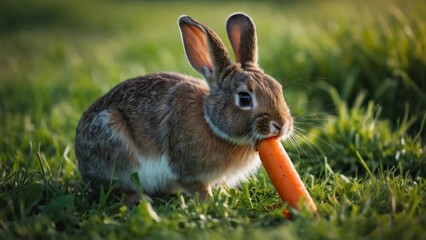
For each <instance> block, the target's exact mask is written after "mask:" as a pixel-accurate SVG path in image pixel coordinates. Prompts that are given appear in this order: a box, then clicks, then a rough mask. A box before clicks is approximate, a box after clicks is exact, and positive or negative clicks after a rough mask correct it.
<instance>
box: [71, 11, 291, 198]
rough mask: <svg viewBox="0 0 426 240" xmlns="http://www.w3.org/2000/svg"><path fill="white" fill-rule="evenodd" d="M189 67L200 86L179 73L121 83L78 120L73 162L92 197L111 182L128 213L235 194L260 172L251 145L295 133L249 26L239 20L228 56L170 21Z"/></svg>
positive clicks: (212, 40)
mask: <svg viewBox="0 0 426 240" xmlns="http://www.w3.org/2000/svg"><path fill="white" fill-rule="evenodd" d="M178 24H179V27H180V30H181V35H182V41H183V45H184V48H185V52H186V55H187V58H188V61H189V62H190V64H191V65H192V66H193V68H194V69H195V70H196V71H198V72H199V73H201V74H202V75H203V76H204V78H205V81H204V80H201V79H196V78H192V77H189V76H185V75H181V74H177V73H156V74H150V75H146V76H142V77H137V78H134V79H129V80H127V81H124V82H122V83H121V84H119V85H117V86H116V87H115V88H113V89H112V90H111V91H109V92H108V93H106V94H105V95H104V96H102V97H101V98H99V99H98V100H97V101H96V102H95V103H94V104H93V105H92V106H90V107H89V109H88V110H87V111H86V112H85V113H84V114H83V116H82V118H81V120H80V122H79V125H78V128H77V133H76V141H75V148H76V156H77V159H78V164H79V169H80V172H81V174H82V176H83V178H84V180H85V181H87V182H89V183H90V185H91V187H92V189H94V191H98V189H99V188H100V187H101V186H103V187H109V186H110V184H111V182H112V181H114V184H113V186H114V190H115V191H116V193H126V201H127V202H128V203H129V204H133V203H136V202H137V201H138V200H139V198H140V193H139V192H138V190H137V187H136V186H135V183H134V181H132V180H131V176H132V174H134V173H137V176H138V179H139V181H140V183H141V186H142V189H143V191H144V192H145V193H146V194H148V195H150V196H153V195H164V194H170V193H174V192H176V191H184V192H188V193H194V192H199V193H200V196H201V197H203V198H204V197H206V196H207V195H208V194H209V193H210V189H211V187H212V186H215V185H219V184H226V185H230V186H235V185H237V184H238V183H239V182H241V181H244V180H246V179H247V177H248V176H249V175H250V174H252V173H254V172H255V171H256V169H257V168H258V167H259V165H260V160H259V158H258V154H257V152H256V143H257V142H258V141H259V140H262V139H265V138H268V137H273V136H278V137H282V138H285V137H287V136H288V135H289V134H290V133H291V131H292V128H293V120H292V117H291V115H290V111H289V108H288V107H287V105H286V102H285V101H284V97H283V93H282V87H281V85H280V84H279V83H278V82H277V81H276V80H274V79H273V78H272V77H270V76H268V75H267V74H265V73H264V72H263V71H262V70H261V69H260V68H259V67H258V65H257V42H256V41H257V40H256V32H255V26H254V23H253V21H252V20H251V19H250V17H248V16H247V15H245V14H242V13H237V14H234V15H232V16H230V17H229V18H228V21H227V32H228V36H229V39H230V41H231V45H232V48H233V50H234V53H235V57H236V62H231V59H230V57H229V54H228V51H227V50H226V48H225V46H224V44H223V43H222V41H221V40H220V38H219V37H218V36H217V35H216V33H215V32H214V31H213V30H211V29H210V28H208V27H207V26H205V25H203V24H201V23H198V22H197V21H195V20H194V19H192V18H190V17H188V16H182V17H180V18H179V21H178Z"/></svg>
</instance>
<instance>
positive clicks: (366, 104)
mask: <svg viewBox="0 0 426 240" xmlns="http://www.w3.org/2000/svg"><path fill="white" fill-rule="evenodd" d="M425 10H426V4H425V3H424V2H423V1H420V0H413V1H411V2H410V4H406V3H405V2H403V1H397V0H395V1H386V0H381V1H377V2H375V3H370V2H367V1H366V2H362V4H357V2H355V1H310V2H309V1H302V2H291V1H288V2H285V3H279V2H270V3H262V4H260V3H255V2H244V3H243V2H230V3H228V2H226V3H225V2H222V3H221V4H217V3H210V2H206V1H203V2H191V3H185V2H173V3H166V2H159V3H148V2H138V1H120V2H118V1H104V2H100V1H90V2H80V1H52V0H42V1H37V2H33V1H19V2H18V1H11V0H3V1H0V72H1V74H0V82H1V86H0V109H1V112H2V114H1V115H0V123H1V128H0V137H1V138H0V206H1V208H0V238H1V239H15V238H25V239H39V238H42V239H68V238H72V239H74V238H77V237H80V238H84V239H87V238H91V239H105V238H107V239H114V238H135V237H136V238H152V239H187V238H191V239H229V238H235V239H243V238H250V239H258V238H267V239H270V238H271V239H274V238H276V239H342V238H347V239H360V238H362V239H425V238H426V231H425V230H424V228H425V226H426V217H425V216H426V206H425V202H426V201H425V200H426V191H425V190H426V181H425V177H426V160H425V154H426V147H425V145H424V143H423V141H424V138H425V137H426V134H425V130H424V125H425V122H426V112H425V109H426V100H425V99H426V97H425V96H426V94H425V89H426V32H425V29H426V17H425V16H424V14H423V13H424V12H425ZM234 11H244V12H247V13H249V14H250V15H251V16H252V17H253V18H254V20H255V21H256V24H257V28H258V34H259V48H260V51H259V54H260V63H261V65H262V67H263V69H264V70H265V71H266V72H268V73H270V74H271V75H272V76H274V77H275V78H276V79H278V80H280V81H282V83H283V84H284V86H285V96H286V99H287V101H288V103H289V105H290V107H291V109H292V112H293V114H294V116H295V119H296V122H297V124H296V127H297V129H296V134H295V135H294V136H293V138H292V139H291V141H288V142H286V143H285V146H286V148H287V149H288V151H289V153H290V156H291V157H292V159H293V161H294V162H295V164H296V168H297V169H298V171H299V173H300V175H301V177H302V180H303V181H304V182H305V184H306V186H307V188H308V190H309V191H310V193H311V195H312V197H313V198H314V199H315V201H316V202H317V205H318V210H319V216H318V217H316V218H314V217H311V216H310V215H309V214H307V213H305V212H303V211H302V212H300V213H294V214H295V218H294V219H293V220H287V219H285V218H283V217H282V215H281V211H282V209H283V208H284V207H285V205H283V204H280V205H278V206H277V205H276V203H277V202H279V200H278V195H277V194H276V192H275V191H274V188H273V186H272V185H271V183H270V182H269V179H268V178H267V175H266V174H265V172H264V171H263V170H261V171H260V172H259V174H257V175H256V176H255V177H253V178H251V179H250V181H249V182H248V183H245V184H243V185H242V186H241V187H240V188H238V189H227V188H220V189H216V190H215V192H214V197H213V198H212V199H210V200H209V201H205V202H201V201H199V200H198V198H197V197H195V198H189V197H184V196H181V195H178V196H175V197H173V198H171V199H156V200H155V201H154V202H153V203H152V204H149V203H147V202H145V201H143V202H142V203H141V204H140V205H139V206H138V207H137V208H135V209H128V208H126V207H125V206H124V205H123V203H122V201H121V200H120V199H116V198H113V197H111V196H110V194H109V193H108V192H104V193H103V194H101V196H100V198H99V199H91V198H90V196H89V194H88V191H87V188H86V185H85V184H84V183H83V182H82V180H81V177H80V175H79V173H78V170H77V166H76V158H75V155H74V146H73V141H74V135H75V128H76V125H77V122H78V120H79V118H80V116H81V114H82V112H83V111H84V110H85V109H86V108H87V107H88V106H89V105H90V103H91V102H93V101H94V100H95V99H96V98H98V97H99V96H101V95H102V94H103V93H105V92H106V91H108V90H109V89H110V88H112V87H113V86H114V85H116V84H118V83H119V82H121V81H123V80H124V79H127V78H130V77H134V76H137V75H143V74H145V73H149V72H156V71H161V70H167V71H177V72H183V73H187V74H191V75H196V73H195V72H194V71H193V70H192V69H191V68H190V66H189V65H188V64H187V62H186V59H185V57H184V54H183V50H182V46H181V43H180V39H179V32H178V28H177V25H176V20H177V18H178V17H179V16H180V15H182V14H188V15H191V16H193V17H194V18H196V19H199V20H200V21H202V22H203V23H206V24H207V25H209V26H211V27H212V28H214V29H215V30H216V31H217V32H218V33H219V35H220V36H222V37H224V36H225V31H224V26H223V23H224V21H225V19H226V17H227V16H228V15H229V14H230V13H232V12H234ZM211 13H214V14H211ZM224 38H225V37H224ZM224 40H225V39H224ZM225 42H226V44H228V43H227V41H225Z"/></svg>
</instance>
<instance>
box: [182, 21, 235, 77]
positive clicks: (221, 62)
mask: <svg viewBox="0 0 426 240" xmlns="http://www.w3.org/2000/svg"><path fill="white" fill-rule="evenodd" d="M178 23H179V27H180V32H181V35H182V41H183V46H184V48H185V53H186V57H187V58H188V61H189V63H190V64H191V65H192V67H193V68H194V69H195V70H196V71H197V72H199V73H201V74H202V75H203V76H204V77H205V78H206V79H211V76H212V74H219V73H220V72H221V71H222V70H223V69H224V68H225V67H227V66H228V65H230V64H231V60H230V58H229V54H228V52H227V51H226V49H225V46H224V44H223V43H222V41H221V40H220V38H219V37H218V36H217V34H216V33H215V32H214V31H213V30H211V29H210V28H208V27H207V26H204V25H203V24H201V23H198V22H196V21H195V20H194V19H192V18H190V17H188V16H181V17H180V18H179V21H178Z"/></svg>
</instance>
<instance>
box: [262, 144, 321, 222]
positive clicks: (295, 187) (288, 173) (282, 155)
mask: <svg viewBox="0 0 426 240" xmlns="http://www.w3.org/2000/svg"><path fill="white" fill-rule="evenodd" d="M257 149H258V150H259V156H260V159H261V160H262V163H263V166H264V168H265V170H266V172H267V173H268V175H269V178H270V179H271V181H272V184H273V185H274V187H275V189H276V190H277V192H278V195H279V196H280V198H281V199H282V200H283V201H284V202H287V203H288V204H289V206H290V207H292V208H295V209H297V204H298V203H299V200H300V199H301V198H303V200H304V204H307V206H309V208H310V209H311V210H312V212H313V213H314V214H316V213H317V207H316V205H315V203H314V201H313V200H312V198H311V196H310V195H309V193H308V191H307V190H306V188H305V185H304V184H303V182H302V180H301V179H300V177H299V174H298V173H297V172H296V169H295V168H294V165H293V163H292V162H291V160H290V158H289V156H288V155H287V153H286V151H285V150H284V148H283V146H282V145H281V143H280V142H279V141H278V140H277V139H274V138H270V139H266V140H263V141H261V142H260V143H259V144H258V145H257ZM288 213H289V212H288V211H287V212H286V211H284V215H285V216H286V217H287V218H288Z"/></svg>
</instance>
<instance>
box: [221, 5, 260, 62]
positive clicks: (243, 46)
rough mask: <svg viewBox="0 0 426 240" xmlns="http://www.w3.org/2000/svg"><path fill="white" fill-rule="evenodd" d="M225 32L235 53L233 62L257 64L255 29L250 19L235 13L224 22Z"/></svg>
mask: <svg viewBox="0 0 426 240" xmlns="http://www.w3.org/2000/svg"><path fill="white" fill-rule="evenodd" d="M226 31H227V32H228V37H229V40H230V42H231V45H232V49H233V50H234V53H235V61H236V62H239V63H241V64H242V65H243V66H244V64H245V63H254V64H257V38H256V27H255V25H254V22H253V21H252V20H251V18H250V17H249V16H247V15H245V14H243V13H235V14H233V15H231V16H230V17H229V18H228V21H227V22H226Z"/></svg>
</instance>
